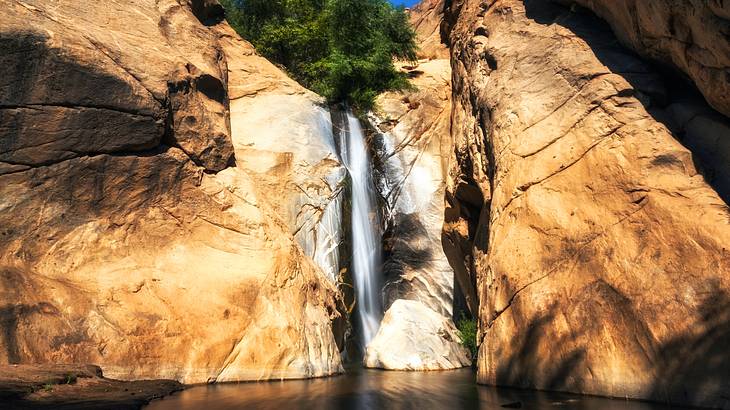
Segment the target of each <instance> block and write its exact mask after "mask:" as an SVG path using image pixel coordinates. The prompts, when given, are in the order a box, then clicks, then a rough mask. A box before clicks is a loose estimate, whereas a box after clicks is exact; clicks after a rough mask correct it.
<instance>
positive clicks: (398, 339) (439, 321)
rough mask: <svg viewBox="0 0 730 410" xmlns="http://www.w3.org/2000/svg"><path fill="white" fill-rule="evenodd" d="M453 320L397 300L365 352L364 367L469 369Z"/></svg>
mask: <svg viewBox="0 0 730 410" xmlns="http://www.w3.org/2000/svg"><path fill="white" fill-rule="evenodd" d="M459 340H460V339H459V333H458V330H456V327H455V326H454V323H453V322H452V321H451V319H449V318H446V317H444V316H443V315H441V314H439V313H437V312H434V311H433V310H431V309H429V308H428V307H427V306H425V305H424V304H423V303H420V302H418V301H415V300H405V299H398V300H396V301H395V302H394V303H393V304H392V305H391V307H390V309H388V311H387V312H386V313H385V316H384V317H383V321H382V322H381V324H380V329H379V330H378V334H377V336H376V337H375V339H373V341H372V342H371V343H370V345H368V347H367V349H366V351H365V359H364V362H365V366H367V367H375V368H382V369H399V370H444V369H454V368H458V367H464V366H469V365H470V364H471V360H470V359H469V351H468V350H467V349H466V348H465V347H464V346H462V345H461V343H460V342H459Z"/></svg>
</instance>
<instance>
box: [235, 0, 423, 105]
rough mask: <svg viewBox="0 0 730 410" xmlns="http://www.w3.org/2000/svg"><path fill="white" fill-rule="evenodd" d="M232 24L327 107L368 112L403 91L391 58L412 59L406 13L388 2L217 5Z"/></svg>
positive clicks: (267, 0) (250, 0)
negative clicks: (378, 100)
mask: <svg viewBox="0 0 730 410" xmlns="http://www.w3.org/2000/svg"><path fill="white" fill-rule="evenodd" d="M221 3H222V4H223V6H224V7H225V9H226V18H227V19H228V22H229V23H230V24H231V26H232V27H233V28H234V29H235V30H236V31H237V32H238V33H239V34H240V35H241V36H242V37H243V38H245V39H246V40H249V41H250V42H252V43H253V45H254V46H255V47H256V49H257V51H258V52H259V53H261V54H262V55H263V56H265V57H266V58H268V59H270V60H271V61H273V62H275V63H278V64H281V65H283V66H284V67H286V70H287V71H288V72H289V74H290V75H291V76H292V77H294V78H295V79H296V80H297V81H299V82H300V83H301V84H303V85H304V86H306V87H308V88H310V89H312V90H313V91H315V92H317V93H319V94H320V95H323V96H324V97H326V98H327V99H328V100H329V101H331V102H348V103H350V104H352V105H354V106H356V107H357V108H360V109H369V108H371V107H372V105H373V102H374V100H375V96H377V95H378V94H379V93H381V92H383V91H387V90H397V89H403V88H406V87H408V81H407V78H406V76H405V74H404V73H402V72H400V71H398V70H397V69H396V68H395V67H394V66H393V59H401V60H410V61H414V60H415V59H416V43H415V38H416V35H415V32H414V30H413V28H412V27H411V26H410V23H409V21H408V15H407V14H406V13H405V10H404V9H403V7H397V8H395V7H393V6H392V5H391V4H390V3H388V2H387V0H221Z"/></svg>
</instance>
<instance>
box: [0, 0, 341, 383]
mask: <svg viewBox="0 0 730 410" xmlns="http://www.w3.org/2000/svg"><path fill="white" fill-rule="evenodd" d="M2 6H3V10H4V11H3V14H2V16H1V17H0V22H1V23H2V24H0V27H1V29H0V50H1V51H2V52H0V59H1V60H2V61H1V62H2V69H1V70H2V73H3V75H2V76H0V78H1V79H0V116H2V122H1V124H2V125H0V174H1V175H0V235H1V236H0V238H1V239H0V323H2V326H3V329H4V330H3V332H2V333H0V362H4V363H59V362H76V363H79V362H82V363H96V364H99V365H101V366H103V367H104V369H105V372H106V374H107V375H108V376H110V377H113V378H123V379H137V378H169V379H176V380H179V381H183V382H186V383H196V382H206V381H212V380H218V381H232V380H257V379H268V378H291V377H296V378H300V377H312V376H322V375H328V374H332V373H336V372H339V371H341V370H342V367H341V364H340V356H339V351H338V348H337V346H336V344H335V340H334V337H333V334H332V331H331V320H332V319H333V318H335V317H337V316H338V315H339V313H338V309H340V307H341V306H340V303H341V302H340V300H341V298H340V294H339V291H338V290H337V289H336V285H335V283H334V282H333V280H332V279H331V278H328V277H327V276H328V275H327V274H325V273H324V269H329V268H327V267H326V264H324V263H321V264H319V265H318V264H316V263H315V262H314V260H313V257H315V255H316V252H315V250H314V249H306V248H307V246H308V244H310V243H312V242H313V241H314V242H317V241H318V240H319V239H317V238H316V233H315V232H316V230H317V228H316V227H317V222H316V221H317V220H318V216H319V214H318V211H317V210H315V211H311V210H309V209H308V208H309V205H308V204H312V206H315V205H316V206H318V207H321V208H326V207H327V206H328V204H329V203H330V202H331V201H332V200H333V198H335V197H336V185H337V178H336V176H337V175H340V174H341V167H340V166H339V164H338V163H337V162H336V161H335V160H334V158H335V156H334V154H333V153H332V152H327V149H328V144H329V141H330V140H331V131H329V133H327V132H324V131H323V132H324V134H323V135H318V134H317V133H318V132H320V130H321V129H324V128H323V127H321V119H322V118H324V116H325V115H324V112H322V109H321V108H319V104H320V103H321V101H320V100H319V99H318V98H317V97H316V96H314V95H313V94H311V93H309V92H308V91H306V90H304V89H303V88H301V87H300V86H299V85H297V84H296V83H295V82H293V81H292V80H290V79H288V78H287V77H286V76H285V75H284V74H283V73H282V72H281V71H280V70H278V69H276V68H275V67H274V66H273V65H271V64H270V63H268V62H267V61H266V60H265V59H263V58H261V57H259V56H256V55H255V53H254V51H253V48H252V47H251V45H250V44H248V43H246V42H245V41H243V40H241V39H240V38H238V37H237V36H236V35H235V34H234V33H233V31H232V30H231V29H230V27H228V26H227V24H226V23H225V22H223V21H222V20H221V18H222V15H221V14H220V9H219V7H220V6H219V5H217V2H214V1H198V0H193V1H191V2H190V1H185V0H180V1H174V0H163V1H153V0H135V1H130V2H122V3H120V2H113V1H98V2H92V3H88V4H84V5H83V7H81V6H80V4H79V3H78V2H76V1H65V0H59V1H55V2H52V3H49V2H46V1H30V0H27V1H3V2H2ZM82 8H83V10H82ZM257 98H258V99H260V100H261V101H265V102H261V103H256V102H255V101H256V99H257ZM257 104H265V105H269V104H279V106H278V112H276V113H274V112H272V113H271V118H274V116H278V117H281V118H284V119H282V120H280V122H273V123H272V124H278V126H276V127H273V126H272V127H263V126H262V125H261V123H262V121H266V119H265V118H264V119H262V118H261V117H260V116H257V114H256V108H257ZM276 108H277V107H276V106H268V107H267V109H269V110H274V109H276ZM286 121H290V123H291V124H296V126H289V125H288V123H287V122H286ZM272 124H269V125H272ZM300 134H301V135H305V134H306V135H308V136H309V138H310V140H309V141H310V142H313V141H315V140H317V138H318V137H319V138H321V141H320V143H319V145H317V147H318V148H316V149H314V148H313V151H314V152H313V153H311V154H309V153H308V154H302V153H299V151H300V150H299V148H300V147H299V146H298V145H297V142H296V138H297V137H298V136H299V135H300ZM312 145H314V144H312ZM319 177H324V178H325V179H327V180H326V181H324V180H321V179H319ZM272 181H273V182H272ZM302 195H305V196H306V197H307V199H302ZM297 207H301V212H300V210H299V209H297ZM310 218H311V219H313V220H314V221H309V220H308V219H310ZM293 222H296V224H294V223H293ZM304 226H306V227H307V228H306V229H304V228H301V227H304ZM312 227H314V228H312ZM303 231H306V232H307V233H306V235H305V234H303V233H301V232H303ZM295 233H296V235H297V237H296V238H295V237H294V234H295ZM302 245H307V246H304V247H303V246H302ZM311 248H313V246H311ZM322 260H326V258H324V259H322ZM323 266H324V269H323Z"/></svg>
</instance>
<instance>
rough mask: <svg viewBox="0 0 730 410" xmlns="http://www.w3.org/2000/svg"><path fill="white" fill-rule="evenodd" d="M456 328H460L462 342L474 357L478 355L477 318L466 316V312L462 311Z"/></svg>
mask: <svg viewBox="0 0 730 410" xmlns="http://www.w3.org/2000/svg"><path fill="white" fill-rule="evenodd" d="M456 328H457V329H459V336H460V337H461V344H462V345H463V346H464V347H466V348H467V349H469V352H471V357H472V359H474V358H475V357H476V356H477V321H476V319H470V318H468V317H466V315H465V314H464V312H461V318H460V319H459V320H458V321H457V323H456Z"/></svg>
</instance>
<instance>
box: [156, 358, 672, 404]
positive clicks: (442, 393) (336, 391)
mask: <svg viewBox="0 0 730 410" xmlns="http://www.w3.org/2000/svg"><path fill="white" fill-rule="evenodd" d="M474 378H475V373H474V372H473V371H472V370H470V369H463V370H455V371H444V372H392V371H383V370H371V369H361V368H356V369H349V370H348V372H347V373H346V374H344V375H341V376H335V377H329V378H322V379H310V380H291V381H277V382H259V383H240V384H218V385H207V386H197V387H192V388H189V389H187V390H184V391H182V392H180V393H176V394H173V395H172V396H169V397H166V398H164V399H162V400H157V401H154V402H152V403H151V404H150V405H149V406H147V407H145V409H146V410H172V409H175V410H180V409H183V410H184V409H203V410H232V409H262V410H266V409H272V410H288V409H312V410H315V409H316V410H327V409H356V410H357V409H360V410H366V409H367V410H370V409H414V410H430V409H500V410H501V409H505V408H522V409H536V410H541V409H571V410H573V409H586V410H587V409H590V410H659V409H669V408H670V407H667V406H663V405H661V404H653V403H645V402H638V401H627V400H616V399H606V398H600V397H593V396H579V395H571V394H563V393H548V392H537V391H530V390H518V389H503V388H495V387H488V386H478V385H476V384H475V383H474ZM672 408H673V409H677V407H672Z"/></svg>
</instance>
